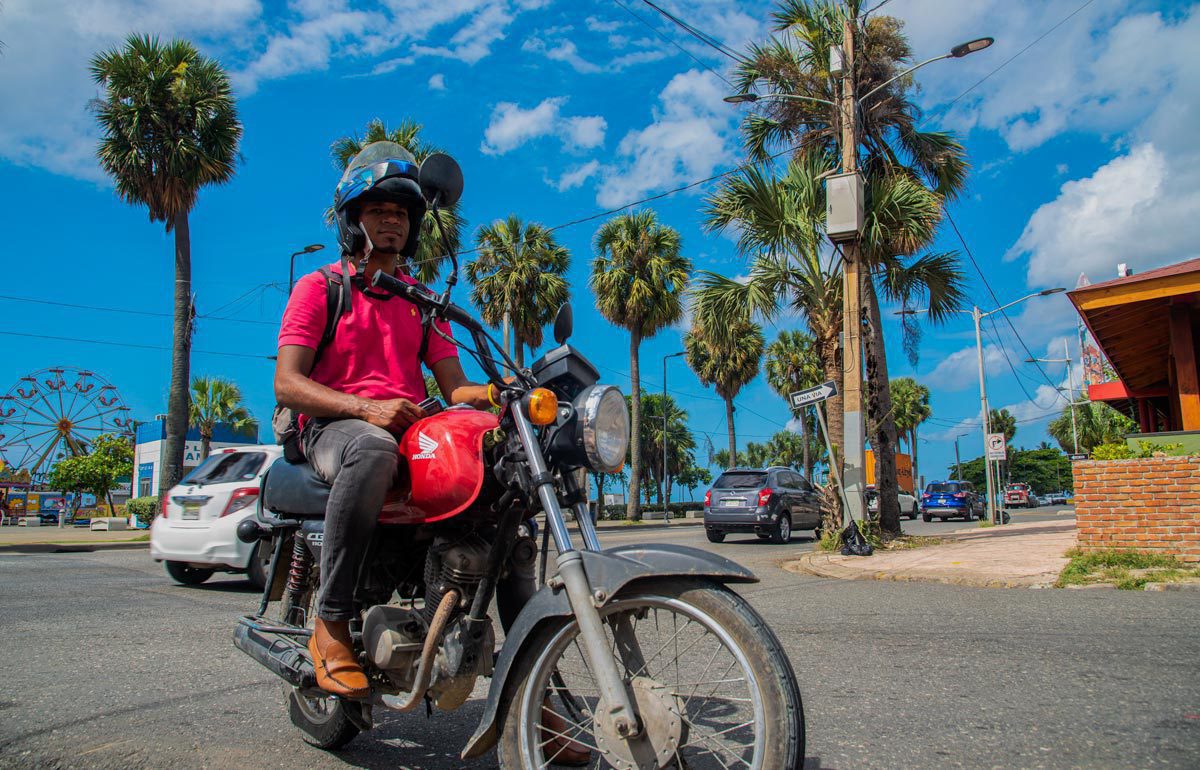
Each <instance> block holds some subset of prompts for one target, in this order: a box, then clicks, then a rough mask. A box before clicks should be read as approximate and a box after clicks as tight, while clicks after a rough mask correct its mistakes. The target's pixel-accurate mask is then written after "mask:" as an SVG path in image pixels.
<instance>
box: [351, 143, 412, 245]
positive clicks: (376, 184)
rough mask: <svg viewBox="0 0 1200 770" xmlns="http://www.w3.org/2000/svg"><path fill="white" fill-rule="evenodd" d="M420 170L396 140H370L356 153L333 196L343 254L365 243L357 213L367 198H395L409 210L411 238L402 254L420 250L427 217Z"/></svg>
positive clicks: (390, 199) (382, 199)
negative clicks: (419, 180)
mask: <svg viewBox="0 0 1200 770" xmlns="http://www.w3.org/2000/svg"><path fill="white" fill-rule="evenodd" d="M417 173H418V167H417V161H416V158H414V157H413V156H412V153H410V152H409V151H408V150H406V149H404V148H403V147H401V146H400V145H398V144H396V143H395V142H371V143H370V144H368V145H367V146H366V147H363V148H362V150H360V151H359V153H358V154H357V155H355V156H354V158H353V159H352V160H351V161H350V163H349V165H347V166H346V171H345V173H343V174H342V179H341V181H340V182H338V186H337V191H336V192H335V193H334V196H333V210H334V216H335V219H336V220H337V228H338V242H339V243H340V245H341V247H342V253H343V254H347V255H349V254H355V253H357V252H358V251H359V250H361V249H362V248H363V247H364V246H365V245H366V236H365V234H364V233H363V229H362V226H361V225H359V223H358V214H359V211H360V210H361V208H362V204H363V203H366V202H367V201H392V202H394V203H399V204H401V205H402V206H404V207H405V208H406V209H407V210H408V240H407V241H405V243H404V248H403V249H401V250H400V254H401V256H404V257H411V256H412V255H414V254H416V253H417V242H418V241H419V240H420V237H421V222H422V220H424V218H425V198H424V197H422V195H421V186H420V185H419V184H418V183H417Z"/></svg>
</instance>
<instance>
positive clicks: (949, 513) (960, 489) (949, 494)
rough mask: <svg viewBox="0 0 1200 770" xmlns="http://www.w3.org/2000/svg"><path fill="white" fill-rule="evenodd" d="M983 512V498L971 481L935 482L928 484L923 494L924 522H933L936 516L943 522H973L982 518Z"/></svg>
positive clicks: (922, 515) (922, 511)
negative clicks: (958, 520) (948, 520)
mask: <svg viewBox="0 0 1200 770" xmlns="http://www.w3.org/2000/svg"><path fill="white" fill-rule="evenodd" d="M983 511H984V502H983V497H982V496H981V495H979V493H977V492H976V491H975V486H974V485H973V484H972V483H971V482H969V481H960V480H957V479H953V480H949V481H934V482H932V483H930V484H926V485H925V491H924V492H923V493H922V494H921V519H922V520H923V521H933V518H934V517H935V516H936V517H937V518H939V519H941V520H942V521H945V520H946V519H952V518H962V519H964V520H965V521H971V520H972V519H974V518H975V517H976V516H982V515H983Z"/></svg>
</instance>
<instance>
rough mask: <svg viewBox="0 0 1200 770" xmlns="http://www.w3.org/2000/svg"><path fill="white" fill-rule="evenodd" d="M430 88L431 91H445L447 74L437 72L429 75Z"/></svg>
mask: <svg viewBox="0 0 1200 770" xmlns="http://www.w3.org/2000/svg"><path fill="white" fill-rule="evenodd" d="M429 90H430V91H445V90H446V76H445V75H443V74H442V73H440V72H439V73H437V74H436V75H431V76H430V77H429Z"/></svg>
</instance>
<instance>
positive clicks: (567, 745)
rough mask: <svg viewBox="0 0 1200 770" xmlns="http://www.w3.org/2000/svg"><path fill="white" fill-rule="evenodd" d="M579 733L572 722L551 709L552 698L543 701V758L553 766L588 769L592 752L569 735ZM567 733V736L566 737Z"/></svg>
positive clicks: (547, 697)
mask: <svg viewBox="0 0 1200 770" xmlns="http://www.w3.org/2000/svg"><path fill="white" fill-rule="evenodd" d="M577 732H579V730H578V729H577V728H575V727H574V725H572V724H571V723H570V722H568V721H567V720H566V719H564V718H563V717H561V716H559V715H558V713H557V712H555V711H554V710H553V709H552V708H551V707H550V696H546V699H545V700H543V701H542V730H541V733H542V740H544V741H546V745H544V746H542V756H544V757H545V758H546V761H547V762H549V763H550V764H552V765H562V766H564V767H586V766H587V765H588V764H590V763H591V761H592V752H591V751H590V750H589V749H588V747H587V746H584V745H583V744H581V743H579V742H578V741H574V740H571V738H568V737H567V736H568V735H573V734H575V733H577ZM564 733H565V735H564Z"/></svg>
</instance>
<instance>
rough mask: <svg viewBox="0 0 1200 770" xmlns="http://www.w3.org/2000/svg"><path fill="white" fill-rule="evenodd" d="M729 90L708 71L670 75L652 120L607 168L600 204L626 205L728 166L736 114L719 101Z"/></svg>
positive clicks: (623, 144)
mask: <svg viewBox="0 0 1200 770" xmlns="http://www.w3.org/2000/svg"><path fill="white" fill-rule="evenodd" d="M725 91H726V89H725V87H724V84H723V83H721V82H720V81H719V80H718V79H717V78H716V76H714V75H713V74H712V73H710V72H702V71H699V70H689V71H688V72H684V73H680V74H678V75H676V76H675V77H674V78H672V79H671V82H670V83H668V84H667V86H666V88H664V89H663V91H662V93H660V94H659V103H658V106H657V107H656V108H655V109H654V113H653V117H654V122H652V123H651V124H650V125H648V126H646V127H645V128H642V129H635V130H633V131H630V132H629V133H628V134H626V135H625V137H624V138H623V139H621V142H620V144H619V145H618V146H617V154H618V155H619V156H620V159H621V160H620V161H619V162H618V163H615V164H611V165H608V166H605V168H604V171H603V173H602V178H603V182H602V183H601V185H600V189H599V190H598V192H597V196H596V200H597V203H599V204H600V205H601V206H603V207H605V208H615V207H617V206H622V205H625V204H627V203H629V202H631V201H633V200H636V199H638V198H640V197H642V196H644V195H645V194H646V193H649V192H652V191H654V192H657V191H661V190H665V189H668V188H671V187H676V186H678V185H680V184H681V183H684V182H688V181H692V180H695V179H701V178H704V177H708V176H712V174H713V173H714V171H715V170H716V169H717V167H718V166H725V165H729V164H730V163H731V162H732V161H733V159H734V148H735V145H736V120H737V116H736V113H735V112H734V111H732V110H730V109H728V105H727V104H725V103H724V102H723V101H721V98H722V97H723V96H724V95H725Z"/></svg>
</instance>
